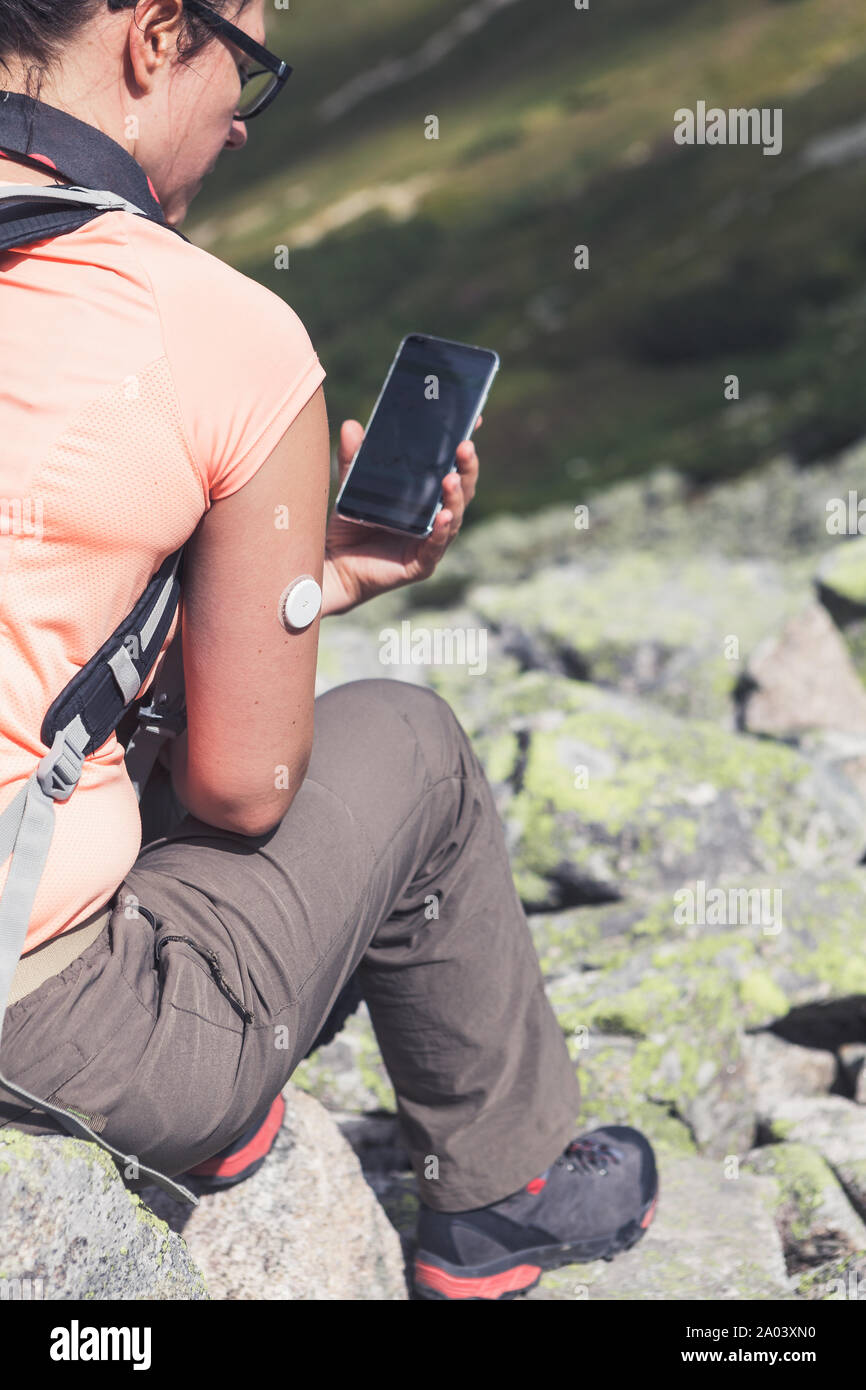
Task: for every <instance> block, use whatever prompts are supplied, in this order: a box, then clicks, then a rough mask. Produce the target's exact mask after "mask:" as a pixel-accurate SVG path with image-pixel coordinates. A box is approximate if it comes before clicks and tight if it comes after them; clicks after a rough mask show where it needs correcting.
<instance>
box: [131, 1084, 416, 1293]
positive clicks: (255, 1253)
mask: <svg viewBox="0 0 866 1390" xmlns="http://www.w3.org/2000/svg"><path fill="white" fill-rule="evenodd" d="M283 1094H284V1096H285V1099H286V1114H285V1118H284V1120H283V1125H282V1128H281V1129H280V1131H279V1134H278V1135H277V1138H276V1141H275V1143H274V1147H273V1149H272V1150H271V1152H270V1154H269V1155H268V1157H267V1159H266V1160H265V1162H264V1164H263V1165H262V1167H261V1168H260V1169H259V1171H258V1172H257V1173H254V1174H253V1176H252V1177H251V1178H248V1179H247V1180H246V1181H245V1182H243V1183H238V1184H237V1186H235V1187H232V1188H227V1189H225V1190H223V1191H222V1192H214V1193H206V1194H203V1195H202V1196H201V1200H200V1204H199V1206H198V1207H196V1208H194V1209H193V1210H188V1209H187V1208H182V1207H179V1206H178V1205H177V1204H176V1203H174V1202H172V1201H171V1199H170V1198H167V1197H166V1196H165V1194H164V1193H163V1192H161V1191H160V1190H159V1189H158V1188H149V1189H145V1191H144V1192H143V1194H142V1195H143V1196H145V1198H146V1200H147V1201H148V1204H149V1205H150V1207H151V1209H152V1210H153V1211H154V1212H156V1213H158V1214H159V1215H160V1216H161V1217H162V1218H163V1219H164V1220H165V1221H166V1222H167V1223H168V1225H170V1226H171V1227H172V1228H173V1230H175V1231H177V1232H178V1233H180V1232H182V1233H183V1237H184V1239H185V1241H186V1243H187V1245H188V1247H189V1250H190V1253H191V1255H192V1256H193V1258H194V1259H195V1261H196V1263H197V1264H198V1265H199V1267H200V1268H201V1270H202V1271H203V1273H204V1276H205V1278H206V1279H207V1282H208V1289H209V1290H210V1294H211V1297H212V1298H218V1299H232V1300H238V1299H241V1300H247V1299H255V1300H259V1299H292V1300H296V1299H301V1300H311V1299H315V1300H352V1301H363V1300H383V1299H384V1300H404V1299H406V1298H407V1297H408V1294H407V1288H406V1280H405V1274H404V1268H403V1256H402V1252H401V1248H400V1240H399V1237H398V1235H397V1233H396V1231H395V1230H394V1228H393V1227H392V1226H391V1224H390V1222H389V1221H388V1218H387V1216H386V1215H385V1213H384V1211H383V1210H382V1207H381V1206H380V1205H379V1203H378V1201H377V1200H376V1197H375V1194H374V1193H373V1191H372V1189H371V1188H370V1187H369V1186H368V1184H367V1183H366V1182H365V1180H364V1176H363V1173H362V1172H361V1167H360V1164H359V1163H358V1160H357V1158H356V1156H355V1154H354V1153H353V1152H352V1149H351V1147H350V1145H349V1144H348V1143H347V1142H346V1140H345V1139H344V1138H343V1136H342V1135H341V1134H340V1132H339V1130H338V1129H337V1126H336V1125H335V1124H334V1121H333V1120H332V1119H331V1118H330V1116H329V1115H328V1114H327V1113H326V1111H325V1110H324V1109H323V1108H322V1106H321V1105H319V1103H318V1102H317V1101H316V1100H314V1099H313V1097H312V1096H308V1095H305V1094H304V1093H303V1092H301V1091H298V1090H296V1089H295V1087H294V1086H289V1087H287V1088H286V1090H285V1091H284V1093H283ZM190 1185H191V1186H193V1184H192V1183H191V1184H190Z"/></svg>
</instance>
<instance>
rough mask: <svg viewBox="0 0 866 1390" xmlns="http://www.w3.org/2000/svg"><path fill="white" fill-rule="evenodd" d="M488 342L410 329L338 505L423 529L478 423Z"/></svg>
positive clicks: (488, 365)
mask: <svg viewBox="0 0 866 1390" xmlns="http://www.w3.org/2000/svg"><path fill="white" fill-rule="evenodd" d="M495 360H496V359H495V354H494V353H492V352H490V351H488V350H487V349H485V348H475V347H471V346H469V345H467V344H463V343H452V342H448V341H446V340H443V339H441V338H427V337H424V336H422V335H420V334H412V335H410V336H409V337H408V338H407V339H406V340H405V342H404V343H403V346H402V350H401V351H400V353H399V356H398V357H397V360H396V362H395V363H394V365H393V368H392V370H391V373H390V376H389V377H388V380H387V382H386V384H385V387H384V389H383V391H382V395H381V397H380V399H379V401H378V404H377V406H376V409H375V411H374V412H373V416H372V418H371V420H370V423H369V425H368V428H367V433H366V435H365V436H364V440H363V443H362V444H361V448H360V450H359V451H358V455H357V457H356V459H355V462H354V464H353V467H352V471H351V473H350V475H349V477H348V479H347V482H346V486H345V487H344V489H343V491H342V493H341V495H340V499H339V509H340V511H341V512H344V513H346V515H348V516H352V515H353V514H354V515H356V516H358V517H359V518H361V519H362V520H365V521H373V522H375V521H381V522H382V523H383V524H384V525H386V526H395V527H398V528H401V529H406V530H412V531H417V532H418V533H421V534H423V532H424V531H425V529H426V528H427V526H428V524H429V523H430V520H431V518H432V516H433V514H434V512H435V509H436V505H437V503H438V502H439V499H440V497H441V492H442V479H443V477H444V476H445V474H446V473H447V472H448V470H449V469H450V468H451V466H452V464H453V463H454V456H455V453H456V451H457V445H458V444H459V443H460V442H461V440H463V439H466V438H467V437H468V436H469V434H470V432H471V430H472V429H473V427H474V425H475V421H476V419H477V417H478V411H479V406H480V403H481V401H482V398H483V396H484V392H485V388H486V386H487V383H488V381H489V379H490V374H491V371H492V369H493V364H494V362H495Z"/></svg>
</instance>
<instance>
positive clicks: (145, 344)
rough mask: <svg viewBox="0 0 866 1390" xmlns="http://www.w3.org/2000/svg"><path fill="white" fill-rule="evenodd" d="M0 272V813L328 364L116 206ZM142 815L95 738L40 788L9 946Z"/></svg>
mask: <svg viewBox="0 0 866 1390" xmlns="http://www.w3.org/2000/svg"><path fill="white" fill-rule="evenodd" d="M3 182H8V180H0V184H2V183H3ZM0 290H2V296H3V298H2V312H0V439H2V441H3V448H2V450H0V811H2V810H3V808H4V807H5V806H6V805H8V803H9V802H10V801H11V800H12V798H13V796H14V795H15V794H16V793H17V791H18V789H19V788H20V787H21V785H22V784H23V783H24V782H25V781H26V779H27V778H28V777H29V776H30V774H31V773H32V772H33V770H34V768H35V766H36V763H37V762H38V760H39V758H40V757H41V756H42V754H43V753H44V751H45V749H44V748H43V746H42V745H41V743H40V741H39V730H40V728H41V724H42V719H43V716H44V714H45V712H46V710H47V709H48V706H49V705H50V704H51V702H52V701H53V700H54V699H55V697H56V696H57V695H58V694H59V692H60V691H61V690H62V689H63V687H64V686H65V685H66V683H67V682H68V681H69V680H70V679H71V678H72V676H73V675H74V674H75V673H76V672H77V671H78V670H80V668H81V667H82V666H83V665H84V664H85V662H86V661H87V660H89V658H90V657H91V656H92V654H93V653H94V652H95V651H96V650H97V649H98V648H99V647H100V646H101V645H102V643H103V642H104V641H105V640H106V639H107V637H108V636H109V635H110V633H111V632H112V630H113V629H114V627H115V626H116V625H117V623H118V622H120V621H121V619H122V618H123V617H124V616H125V615H126V614H127V613H128V612H129V610H130V608H131V607H132V606H133V604H134V603H135V601H136V600H137V599H138V597H139V595H140V593H141V591H142V589H143V588H144V586H145V585H146V583H147V582H148V580H149V579H150V577H151V576H152V574H153V573H154V572H155V571H156V570H157V569H158V567H159V565H160V564H161V563H162V561H163V559H164V558H165V557H166V555H168V554H170V553H171V552H172V551H174V550H176V549H177V547H178V546H179V545H181V544H182V543H183V542H184V541H185V540H186V539H187V538H188V537H189V536H190V535H191V534H192V532H193V531H194V530H195V528H196V526H197V525H198V522H199V520H200V519H201V517H202V515H203V514H204V512H205V511H206V510H207V508H208V507H209V506H210V505H211V500H212V499H216V498H222V497H227V496H229V495H231V493H232V492H234V491H236V490H237V489H238V488H240V487H242V486H243V485H244V483H245V482H247V481H248V480H249V479H250V478H251V477H252V476H253V475H254V474H255V472H256V471H257V469H258V468H259V467H261V465H262V463H263V462H264V461H265V459H266V458H267V457H268V456H269V454H270V453H271V452H272V450H273V448H274V447H275V446H276V444H277V443H278V442H279V439H280V438H281V437H282V435H283V434H284V433H285V431H286V430H287V429H288V428H289V426H290V424H291V423H292V421H293V420H294V418H295V417H296V416H297V414H298V413H299V412H300V410H301V409H302V408H303V406H304V405H305V404H306V403H307V401H308V400H309V398H310V396H311V395H312V394H313V392H314V391H315V390H316V388H317V387H318V386H319V384H320V383H321V381H322V380H323V378H324V375H325V373H324V368H323V367H322V365H321V363H320V362H319V360H318V357H317V355H316V353H315V351H314V349H313V347H312V344H311V342H310V339H309V337H308V336H307V333H306V330H305V328H304V326H303V324H302V323H301V321H300V320H299V319H298V317H297V315H296V314H295V313H294V312H293V311H292V309H291V308H290V307H289V306H288V305H287V304H284V303H283V302H282V301H281V300H280V299H278V297H277V296H276V295H274V294H272V293H271V292H270V291H268V290H266V289H265V288H264V287H263V286H261V285H258V284H256V283H255V282H254V281H251V280H249V279H247V277H245V276H243V275H241V274H239V272H237V271H235V270H233V269H232V268H231V267H229V266H226V265H224V264H223V263H222V262H220V261H218V260H217V259H216V258H215V257H213V256H210V255H209V254H208V253H206V252H204V251H202V250H201V249H200V248H198V247H195V246H193V245H191V244H186V243H184V242H183V241H181V240H180V238H178V237H175V236H173V235H172V234H171V233H170V232H167V231H166V230H165V229H164V228H160V227H156V226H154V225H153V224H151V223H149V222H146V221H143V220H142V219H140V218H136V217H134V216H131V215H128V214H125V213H117V214H114V213H112V214H108V215H106V216H104V217H101V218H99V219H97V220H96V221H94V222H91V223H89V224H88V225H86V226H85V227H82V228H79V229H78V230H76V231H74V232H71V233H68V234H67V235H64V236H60V237H57V238H55V239H53V240H51V241H46V242H45V243H43V244H41V245H39V246H36V247H32V248H28V249H27V251H26V252H25V253H23V254H18V253H15V252H6V253H0ZM4 508H5V511H4ZM16 508H17V516H18V518H19V522H20V524H17V525H12V526H11V527H10V526H8V525H6V526H4V525H3V517H4V515H6V513H10V514H11V513H12V512H14V511H15V509H16ZM25 516H26V517H27V518H28V520H29V522H30V524H28V525H25V524H24V518H25ZM13 519H14V518H13ZM34 522H35V524H33V523H34ZM173 630H174V629H173ZM172 635H173V631H172V633H170V634H169V637H168V639H167V640H166V643H165V644H164V646H163V650H165V649H166V647H167V646H168V643H169V642H170V640H171V637H172ZM148 684H149V682H148ZM140 829H141V826H140V817H139V812H138V803H137V801H136V798H135V794H134V792H133V790H132V786H131V784H130V782H129V779H128V777H127V775H126V772H125V768H124V765H123V748H122V747H121V745H120V744H119V743H118V741H117V739H116V738H115V737H114V736H112V737H111V738H110V739H108V740H107V741H106V743H105V744H104V745H103V747H102V748H100V749H98V750H97V752H96V753H95V754H94V755H93V757H92V758H89V759H87V761H86V762H85V764H84V768H83V772H82V777H81V781H80V783H79V786H78V788H77V789H76V791H75V792H74V794H73V795H72V796H71V797H70V799H69V800H68V801H67V802H65V803H59V804H58V805H57V809H56V820H55V831H54V839H53V842H52V847H51V852H50V856H49V861H48V866H47V869H46V872H45V875H44V878H43V880H42V883H41V885H40V888H39V890H38V893H37V897H36V902H35V905H34V912H33V916H32V918H31V922H30V929H29V932H28V936H27V941H26V949H28V950H29V949H32V948H33V947H34V946H36V945H39V944H40V943H41V942H43V941H46V940H48V939H49V938H50V937H51V936H54V935H56V934H57V933H58V932H59V931H62V930H63V929H65V928H67V927H70V926H74V925H76V923H78V922H81V921H83V920H84V919H85V918H86V917H87V916H89V915H90V913H92V912H93V911H95V910H96V909H97V908H98V907H101V906H102V905H103V904H105V903H106V902H108V901H109V900H110V899H111V897H112V896H113V894H114V893H115V892H116V889H117V886H118V885H119V884H120V882H121V881H122V879H123V877H124V875H125V874H126V872H127V871H128V869H129V868H130V867H131V866H132V864H133V863H134V862H135V859H136V857H137V855H138V851H139V847H140ZM7 872H8V866H7V865H0V890H2V886H3V884H4V883H5V879H6V874H7Z"/></svg>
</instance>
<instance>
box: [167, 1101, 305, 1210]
mask: <svg viewBox="0 0 866 1390" xmlns="http://www.w3.org/2000/svg"><path fill="white" fill-rule="evenodd" d="M285 1113H286V1102H285V1101H284V1100H283V1098H282V1096H281V1095H279V1096H277V1098H276V1100H275V1101H274V1102H273V1104H272V1105H271V1107H270V1109H269V1110H268V1113H267V1115H266V1116H265V1118H264V1120H257V1121H256V1122H255V1123H254V1124H252V1125H250V1127H249V1129H248V1130H245V1132H244V1133H243V1134H242V1135H241V1136H240V1138H239V1139H236V1140H235V1142H234V1143H233V1144H229V1146H228V1148H225V1149H222V1150H221V1151H220V1152H219V1153H218V1154H214V1156H213V1158H207V1159H205V1161H204V1162H203V1163H197V1164H196V1166H195V1167H194V1168H190V1169H188V1171H187V1172H186V1173H185V1174H184V1176H185V1177H187V1178H195V1179H196V1183H197V1185H198V1187H199V1188H201V1189H202V1190H203V1191H205V1192H217V1191H219V1190H220V1188H223V1187H234V1185H235V1183H236V1182H243V1181H244V1179H245V1178H251V1177H252V1175H253V1173H257V1172H258V1171H259V1169H260V1168H261V1166H262V1164H263V1163H264V1161H265V1159H266V1158H267V1156H268V1154H269V1153H270V1151H271V1149H272V1148H273V1146H274V1140H275V1139H276V1137H277V1135H278V1133H279V1130H280V1125H281V1124H282V1123H283V1116H284V1115H285Z"/></svg>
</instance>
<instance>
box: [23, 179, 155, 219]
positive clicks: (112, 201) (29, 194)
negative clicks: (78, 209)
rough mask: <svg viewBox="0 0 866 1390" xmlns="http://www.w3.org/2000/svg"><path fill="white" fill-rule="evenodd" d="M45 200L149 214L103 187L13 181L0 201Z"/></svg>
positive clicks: (143, 215) (107, 210)
mask: <svg viewBox="0 0 866 1390" xmlns="http://www.w3.org/2000/svg"><path fill="white" fill-rule="evenodd" d="M43 200H47V201H48V202H52V203H53V202H61V203H83V204H84V205H85V206H86V207H94V208H98V209H99V210H100V212H113V211H115V210H121V211H123V212H134V213H137V214H138V216H139V217H146V216H147V213H146V212H142V210H141V208H137V207H136V206H135V203H130V202H128V201H127V200H126V198H120V197H118V195H117V194H116V193H110V192H109V191H108V190H107V189H103V188H78V187H76V186H75V185H69V187H66V186H60V185H55V184H48V185H45V186H43V185H42V184H38V183H13V184H11V185H10V186H9V187H8V188H3V189H0V202H4V203H12V204H14V203H16V202H27V203H32V202H42V201H43Z"/></svg>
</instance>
